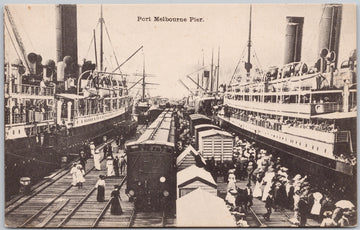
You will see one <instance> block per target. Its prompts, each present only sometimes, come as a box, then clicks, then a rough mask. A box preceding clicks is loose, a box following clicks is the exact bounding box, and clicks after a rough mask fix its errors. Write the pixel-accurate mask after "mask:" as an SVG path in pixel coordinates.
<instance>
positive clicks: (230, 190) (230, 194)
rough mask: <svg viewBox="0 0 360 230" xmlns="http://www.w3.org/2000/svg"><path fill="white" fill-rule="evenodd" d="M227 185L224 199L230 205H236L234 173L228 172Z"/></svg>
mask: <svg viewBox="0 0 360 230" xmlns="http://www.w3.org/2000/svg"><path fill="white" fill-rule="evenodd" d="M228 180H229V182H228V185H227V188H226V191H227V193H226V197H225V200H226V201H227V202H228V203H229V204H230V205H232V206H233V207H236V204H235V199H236V195H237V189H236V178H235V175H234V174H230V175H229V177H228Z"/></svg>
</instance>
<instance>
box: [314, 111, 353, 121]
mask: <svg viewBox="0 0 360 230" xmlns="http://www.w3.org/2000/svg"><path fill="white" fill-rule="evenodd" d="M355 117H357V111H353V112H345V113H341V112H335V113H326V114H320V115H315V116H311V118H318V119H328V120H335V119H346V118H355Z"/></svg>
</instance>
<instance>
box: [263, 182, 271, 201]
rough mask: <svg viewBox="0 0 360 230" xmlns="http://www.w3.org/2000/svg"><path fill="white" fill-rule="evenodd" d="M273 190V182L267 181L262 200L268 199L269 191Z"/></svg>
mask: <svg viewBox="0 0 360 230" xmlns="http://www.w3.org/2000/svg"><path fill="white" fill-rule="evenodd" d="M270 191H271V183H267V184H266V185H265V187H264V191H263V196H262V199H261V200H262V201H266V198H267V197H268V195H269V193H270Z"/></svg>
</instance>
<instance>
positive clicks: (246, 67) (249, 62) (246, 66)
mask: <svg viewBox="0 0 360 230" xmlns="http://www.w3.org/2000/svg"><path fill="white" fill-rule="evenodd" d="M251 13H252V5H250V19H249V40H248V45H247V46H248V59H247V62H246V63H245V69H246V76H247V81H248V80H249V77H250V70H251V68H252V64H251V60H250V53H251Z"/></svg>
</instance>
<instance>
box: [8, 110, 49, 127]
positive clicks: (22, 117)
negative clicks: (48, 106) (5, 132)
mask: <svg viewBox="0 0 360 230" xmlns="http://www.w3.org/2000/svg"><path fill="white" fill-rule="evenodd" d="M11 116H12V122H10V114H8V113H7V114H5V124H6V125H9V124H22V123H34V122H43V121H51V120H53V119H54V118H55V116H54V112H53V111H48V112H36V111H28V112H27V113H20V114H12V115H11Z"/></svg>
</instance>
